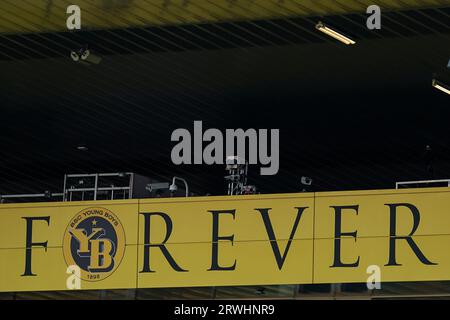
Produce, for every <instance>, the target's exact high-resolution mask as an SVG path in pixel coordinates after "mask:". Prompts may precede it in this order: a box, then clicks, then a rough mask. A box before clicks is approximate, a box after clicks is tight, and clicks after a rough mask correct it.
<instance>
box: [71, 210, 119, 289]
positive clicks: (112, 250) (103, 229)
mask: <svg viewBox="0 0 450 320" xmlns="http://www.w3.org/2000/svg"><path fill="white" fill-rule="evenodd" d="M63 252H64V259H65V260H66V263H67V265H68V266H71V265H76V266H78V267H79V268H80V271H81V273H80V274H81V279H82V280H86V281H100V280H103V279H105V278H106V277H108V276H109V275H111V274H112V273H113V272H114V271H115V270H116V269H117V268H118V266H119V264H120V262H121V261H122V258H123V255H124V253H125V232H124V230H123V227H122V224H121V223H120V220H119V218H118V217H117V216H116V215H115V214H114V213H112V212H111V211H109V210H107V209H105V208H87V209H84V210H82V211H80V212H79V213H77V214H76V215H75V217H73V218H72V220H70V223H69V225H68V226H67V229H66V232H65V233H64V239H63Z"/></svg>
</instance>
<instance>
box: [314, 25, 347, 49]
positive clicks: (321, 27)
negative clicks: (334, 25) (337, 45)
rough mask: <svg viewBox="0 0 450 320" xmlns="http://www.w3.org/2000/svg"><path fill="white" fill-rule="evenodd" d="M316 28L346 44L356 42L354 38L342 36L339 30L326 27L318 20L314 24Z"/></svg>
mask: <svg viewBox="0 0 450 320" xmlns="http://www.w3.org/2000/svg"><path fill="white" fill-rule="evenodd" d="M316 29H317V30H319V31H321V32H323V33H325V34H327V35H329V36H331V37H333V38H335V39H337V40H339V41H341V42H342V43H345V44H346V45H349V44H355V43H356V42H355V41H354V40H352V39H350V38H349V37H346V36H344V35H343V34H342V33H340V32H337V31H335V30H333V29H331V28H330V27H327V26H326V25H325V24H323V23H322V22H320V21H319V22H318V23H317V24H316Z"/></svg>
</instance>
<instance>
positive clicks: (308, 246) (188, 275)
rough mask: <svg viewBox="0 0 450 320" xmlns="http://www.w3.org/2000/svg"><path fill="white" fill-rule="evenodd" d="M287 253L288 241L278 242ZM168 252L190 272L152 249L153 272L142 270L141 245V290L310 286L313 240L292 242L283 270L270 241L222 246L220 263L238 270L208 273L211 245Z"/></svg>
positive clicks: (179, 246)
mask: <svg viewBox="0 0 450 320" xmlns="http://www.w3.org/2000/svg"><path fill="white" fill-rule="evenodd" d="M278 244H279V246H280V250H281V251H282V252H284V249H285V248H286V244H287V241H279V242H278ZM167 249H168V250H169V252H170V253H171V255H172V256H173V258H174V260H175V261H176V262H177V264H178V265H179V266H180V267H181V268H183V269H184V270H189V271H188V272H177V271H175V270H174V269H173V268H172V267H171V266H170V265H169V263H168V262H167V260H166V259H165V257H164V256H163V254H162V253H161V250H159V249H157V248H151V249H150V250H151V251H150V268H151V270H152V271H155V272H153V273H151V272H144V273H143V272H141V271H143V259H142V256H143V251H144V248H143V246H139V273H138V276H139V282H138V287H139V288H152V287H193V286H229V285H255V284H260V285H264V284H266V285H269V284H292V283H311V281H312V240H293V241H292V242H291V246H290V249H289V251H288V254H287V256H286V260H285V261H284V264H283V265H282V269H281V270H280V269H279V267H278V264H277V261H276V259H275V257H274V253H273V251H272V247H271V245H270V242H269V241H244V242H237V243H234V245H231V244H230V243H229V242H224V243H219V248H218V252H219V253H218V261H219V266H221V267H231V266H233V265H234V263H235V262H236V266H235V270H216V271H208V269H210V268H211V266H212V261H211V259H212V244H211V243H187V244H169V245H167Z"/></svg>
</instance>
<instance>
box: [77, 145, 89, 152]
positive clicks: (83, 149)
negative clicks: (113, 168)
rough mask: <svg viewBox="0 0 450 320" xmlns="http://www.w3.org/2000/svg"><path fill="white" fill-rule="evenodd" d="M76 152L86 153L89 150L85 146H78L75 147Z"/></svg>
mask: <svg viewBox="0 0 450 320" xmlns="http://www.w3.org/2000/svg"><path fill="white" fill-rule="evenodd" d="M77 150H78V151H88V150H89V148H88V147H86V146H83V145H80V146H78V147H77Z"/></svg>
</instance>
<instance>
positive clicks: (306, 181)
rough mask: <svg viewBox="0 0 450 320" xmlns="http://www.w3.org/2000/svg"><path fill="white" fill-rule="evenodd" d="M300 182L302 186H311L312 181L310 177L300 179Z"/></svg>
mask: <svg viewBox="0 0 450 320" xmlns="http://www.w3.org/2000/svg"><path fill="white" fill-rule="evenodd" d="M300 182H301V184H302V185H304V186H310V185H312V182H313V180H312V179H311V178H310V177H301V179H300Z"/></svg>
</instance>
